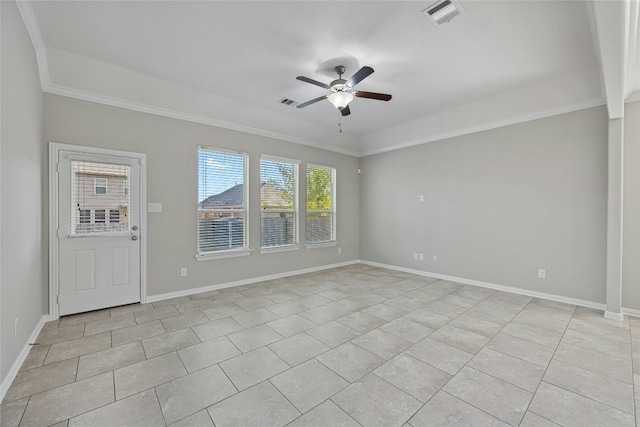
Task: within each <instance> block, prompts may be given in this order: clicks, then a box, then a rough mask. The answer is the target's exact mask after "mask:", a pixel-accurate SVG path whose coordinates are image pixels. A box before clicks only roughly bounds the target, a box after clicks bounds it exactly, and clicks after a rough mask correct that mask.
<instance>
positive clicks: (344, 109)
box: [341, 105, 351, 116]
mask: <svg viewBox="0 0 640 427" xmlns="http://www.w3.org/2000/svg"><path fill="white" fill-rule="evenodd" d="M341 113H342V115H343V116H348V115H349V114H351V110H350V109H349V106H348V105H347V106H346V107H344V108H343V109H342V111H341Z"/></svg>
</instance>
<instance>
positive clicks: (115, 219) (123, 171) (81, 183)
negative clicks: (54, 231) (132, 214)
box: [69, 160, 131, 236]
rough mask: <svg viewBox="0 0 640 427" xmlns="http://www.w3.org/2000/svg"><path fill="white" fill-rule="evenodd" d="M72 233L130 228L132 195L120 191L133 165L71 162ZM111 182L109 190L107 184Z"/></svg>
mask: <svg viewBox="0 0 640 427" xmlns="http://www.w3.org/2000/svg"><path fill="white" fill-rule="evenodd" d="M70 173H71V176H70V178H71V198H70V200H69V201H70V202H71V217H70V220H71V221H70V224H69V226H70V227H69V234H70V235H72V236H76V235H86V234H103V233H126V232H128V231H129V220H128V219H127V215H128V212H129V202H130V200H129V196H128V195H124V194H123V193H122V191H121V190H120V189H121V188H122V187H121V186H120V185H121V183H122V182H128V181H129V179H130V174H131V166H128V165H120V164H114V163H94V162H88V161H84V160H72V161H71V170H70ZM109 184H110V185H111V189H110V191H107V186H108V185H109Z"/></svg>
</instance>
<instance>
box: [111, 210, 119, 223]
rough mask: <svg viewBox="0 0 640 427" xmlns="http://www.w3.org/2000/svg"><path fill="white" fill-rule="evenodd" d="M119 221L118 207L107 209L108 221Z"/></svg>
mask: <svg viewBox="0 0 640 427" xmlns="http://www.w3.org/2000/svg"><path fill="white" fill-rule="evenodd" d="M118 222H120V209H109V223H111V224H113V223H118Z"/></svg>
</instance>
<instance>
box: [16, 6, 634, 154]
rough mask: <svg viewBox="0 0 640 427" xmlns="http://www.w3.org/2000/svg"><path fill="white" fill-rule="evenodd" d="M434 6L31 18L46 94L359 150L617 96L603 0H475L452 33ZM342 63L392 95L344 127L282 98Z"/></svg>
mask: <svg viewBox="0 0 640 427" xmlns="http://www.w3.org/2000/svg"><path fill="white" fill-rule="evenodd" d="M433 2H434V1H433V0H427V1H251V2H250V1H196V2H190V1H154V2H143V1H86V2H80V1H71V2H67V1H32V2H31V6H32V10H31V8H25V7H24V6H23V7H21V12H22V13H23V17H25V14H26V15H27V17H26V18H25V22H26V23H27V27H28V28H29V29H30V34H31V36H32V39H34V37H35V40H34V44H36V48H38V47H39V48H40V49H39V53H40V55H39V61H40V63H39V65H40V67H41V75H42V74H43V70H42V67H43V66H45V67H47V70H46V72H45V74H46V75H47V76H46V78H47V79H49V81H48V82H43V86H44V89H45V91H49V92H52V93H61V94H65V95H70V96H77V97H79V98H85V99H91V100H96V101H98V102H105V103H110V104H112V105H119V106H124V107H126V108H133V109H138V110H141V111H149V112H155V113H158V114H164V115H168V116H173V117H180V118H186V119H187V120H193V121H200V122H203V123H210V124H215V125H221V126H225V127H230V128H237V129H240V130H245V131H249V132H253V133H258V134H260V133H262V134H265V135H267V136H274V137H279V138H283V139H286V140H291V141H294V142H301V143H304V144H309V145H315V146H319V147H324V148H328V149H331V150H335V151H342V152H347V153H350V154H356V155H363V154H370V153H374V152H380V151H385V150H389V149H393V148H395V147H398V146H403V145H410V144H414V143H420V142H426V141H429V140H433V139H437V138H441V137H446V136H449V135H454V134H459V133H465V132H468V131H473V130H478V129H484V128H490V127H492V126H497V125H500V124H506V123H514V122H518V121H522V120H526V119H531V118H535V117H543V116H545V115H549V114H554V113H557V112H562V111H571V110H572V109H578V108H584V107H587V106H592V105H598V104H602V103H604V99H605V98H604V94H603V92H602V91H603V89H602V88H603V82H602V78H601V72H600V65H599V57H598V53H597V51H596V46H597V43H595V41H596V36H597V34H596V31H595V30H594V24H593V22H592V21H593V19H592V12H591V6H590V3H589V2H584V1H462V2H460V3H459V4H461V5H462V7H463V11H464V12H463V14H462V15H461V16H459V17H457V18H455V19H454V20H453V21H452V22H450V23H449V24H446V25H443V26H440V27H436V26H435V25H433V24H431V23H430V22H429V21H428V20H427V19H426V18H425V17H424V16H423V15H422V13H421V11H422V10H423V9H425V8H426V7H428V6H429V5H431V4H432V3H433ZM25 11H26V12H25ZM30 14H31V15H30ZM28 15H30V18H31V25H30V24H29V22H28V21H29V16H28ZM33 17H35V20H33V19H32V18H33ZM38 30H39V34H40V35H41V36H40V35H39V34H37V33H38ZM636 36H637V35H636ZM636 38H637V37H636ZM38 40H39V41H38ZM634 40H635V39H634ZM38 44H41V46H38ZM43 63H44V65H43ZM336 65H346V66H347V73H346V76H350V75H351V74H352V73H354V72H355V71H357V70H358V69H359V68H360V67H361V66H364V65H368V66H371V67H373V68H374V70H375V72H374V74H372V75H371V76H370V77H368V78H367V79H366V80H364V81H363V82H362V83H360V84H359V85H358V86H357V89H360V90H365V91H373V92H383V93H390V94H392V95H393V99H392V100H391V101H389V102H381V101H375V100H368V99H358V98H357V99H355V100H354V101H353V102H352V104H351V112H352V114H351V115H350V116H348V117H345V118H343V119H342V128H343V133H342V134H341V133H339V131H338V126H337V124H338V122H339V121H340V115H339V114H338V112H337V110H336V109H335V108H334V107H333V106H332V105H331V104H329V103H328V102H327V101H323V102H319V103H316V104H314V105H311V106H309V107H307V108H305V109H297V108H294V107H288V106H284V105H281V104H279V102H278V101H279V100H280V99H281V98H284V97H286V98H290V99H293V100H295V101H297V102H304V101H307V100H309V99H312V98H315V97H318V96H321V95H324V94H325V91H324V90H323V89H322V88H320V87H317V86H313V85H310V84H307V83H304V82H301V81H298V80H296V76H298V75H304V76H307V77H310V78H313V79H316V80H319V81H322V82H326V83H328V82H330V81H331V80H333V79H334V78H337V76H336V75H335V73H334V72H333V68H334V66H336ZM639 80H640V79H639ZM47 89H49V90H47Z"/></svg>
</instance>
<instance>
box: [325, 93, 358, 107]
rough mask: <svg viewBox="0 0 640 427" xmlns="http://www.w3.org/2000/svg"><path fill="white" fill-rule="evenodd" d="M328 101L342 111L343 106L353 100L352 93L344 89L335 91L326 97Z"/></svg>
mask: <svg viewBox="0 0 640 427" xmlns="http://www.w3.org/2000/svg"><path fill="white" fill-rule="evenodd" d="M327 99H328V100H329V102H330V103H332V104H333V106H334V107H336V108H337V109H338V110H340V111H342V110H343V109H344V107H346V106H347V105H349V103H350V102H351V101H353V94H351V93H349V92H344V91H337V92H334V93H332V94H331V95H329V96H328V97H327Z"/></svg>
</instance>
